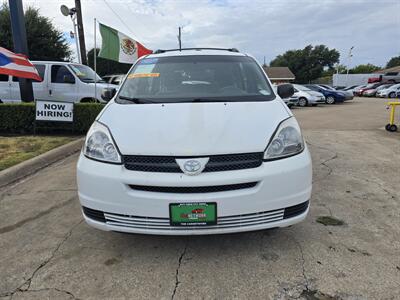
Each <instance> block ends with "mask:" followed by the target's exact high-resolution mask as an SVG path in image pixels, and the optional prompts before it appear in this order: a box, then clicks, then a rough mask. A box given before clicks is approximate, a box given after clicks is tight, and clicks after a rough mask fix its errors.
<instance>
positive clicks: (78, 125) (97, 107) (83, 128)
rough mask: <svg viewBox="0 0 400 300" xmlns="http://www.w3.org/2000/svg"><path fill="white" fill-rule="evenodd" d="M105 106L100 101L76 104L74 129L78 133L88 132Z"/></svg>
mask: <svg viewBox="0 0 400 300" xmlns="http://www.w3.org/2000/svg"><path fill="white" fill-rule="evenodd" d="M103 108H104V104H99V103H77V104H75V105H74V122H73V131H74V132H76V133H86V132H87V131H88V130H89V128H90V126H91V125H92V123H93V122H94V120H95V119H96V117H97V115H98V114H99V113H100V112H101V110H102V109H103Z"/></svg>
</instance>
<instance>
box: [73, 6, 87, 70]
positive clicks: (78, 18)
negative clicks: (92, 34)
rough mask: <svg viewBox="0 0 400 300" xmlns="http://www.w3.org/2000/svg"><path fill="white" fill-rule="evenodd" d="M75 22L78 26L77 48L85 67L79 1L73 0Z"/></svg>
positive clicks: (83, 34) (84, 49)
mask: <svg viewBox="0 0 400 300" xmlns="http://www.w3.org/2000/svg"><path fill="white" fill-rule="evenodd" d="M75 9H76V21H77V24H78V36H79V48H80V53H81V61H82V64H84V65H87V56H86V46H85V33H84V31H83V22H82V8H81V0H75Z"/></svg>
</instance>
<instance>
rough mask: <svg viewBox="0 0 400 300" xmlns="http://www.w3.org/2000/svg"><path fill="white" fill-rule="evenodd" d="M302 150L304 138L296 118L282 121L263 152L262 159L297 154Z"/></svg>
mask: <svg viewBox="0 0 400 300" xmlns="http://www.w3.org/2000/svg"><path fill="white" fill-rule="evenodd" d="M303 150H304V140H303V137H302V135H301V130H300V127H299V124H298V123H297V121H296V119H295V118H293V117H291V118H289V119H286V120H285V121H283V122H282V123H281V124H280V125H279V126H278V129H277V130H276V132H275V135H274V136H273V138H272V139H271V141H270V142H269V144H268V146H267V149H266V150H265V152H264V160H274V159H279V158H284V157H288V156H292V155H295V154H298V153H300V152H302V151H303Z"/></svg>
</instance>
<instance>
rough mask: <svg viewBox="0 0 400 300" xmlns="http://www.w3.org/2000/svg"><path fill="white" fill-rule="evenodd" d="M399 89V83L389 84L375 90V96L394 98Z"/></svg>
mask: <svg viewBox="0 0 400 300" xmlns="http://www.w3.org/2000/svg"><path fill="white" fill-rule="evenodd" d="M399 91H400V83H398V84H394V85H391V86H389V87H388V88H386V89H382V90H379V91H377V92H376V96H377V97H381V98H396V97H397V93H398V92H399Z"/></svg>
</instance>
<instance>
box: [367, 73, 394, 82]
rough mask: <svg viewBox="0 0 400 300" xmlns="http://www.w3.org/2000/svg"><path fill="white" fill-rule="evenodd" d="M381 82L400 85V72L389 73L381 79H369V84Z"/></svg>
mask: <svg viewBox="0 0 400 300" xmlns="http://www.w3.org/2000/svg"><path fill="white" fill-rule="evenodd" d="M373 82H380V83H382V84H383V83H393V84H394V83H400V72H398V71H395V72H387V73H385V74H383V75H380V76H379V77H371V78H369V79H368V83H373Z"/></svg>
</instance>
